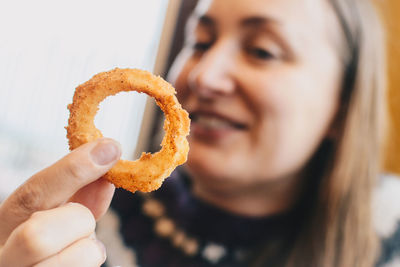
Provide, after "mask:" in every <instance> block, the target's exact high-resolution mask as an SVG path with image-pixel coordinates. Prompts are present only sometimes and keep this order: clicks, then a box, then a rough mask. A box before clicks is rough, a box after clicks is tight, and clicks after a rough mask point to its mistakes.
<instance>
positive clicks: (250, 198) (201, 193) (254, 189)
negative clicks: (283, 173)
mask: <svg viewBox="0 0 400 267" xmlns="http://www.w3.org/2000/svg"><path fill="white" fill-rule="evenodd" d="M300 180H301V179H298V177H291V178H284V179H279V180H278V181H270V182H268V183H264V184H257V185H253V186H226V183H221V184H220V185H219V184H218V183H212V184H203V183H201V182H200V181H202V180H201V179H193V187H192V190H193V193H194V194H195V195H196V196H197V197H199V198H200V199H202V200H204V201H205V202H208V203H211V204H213V205H215V206H217V207H219V208H221V209H224V210H226V211H228V212H231V213H234V214H238V215H241V216H249V217H262V216H268V215H273V214H278V213H283V212H285V211H288V210H289V209H290V208H291V207H293V205H294V203H295V202H296V201H297V200H298V198H299V197H300V194H301V192H302V188H301V184H302V183H301V181H300ZM203 181H204V180H203Z"/></svg>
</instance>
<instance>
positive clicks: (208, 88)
mask: <svg viewBox="0 0 400 267" xmlns="http://www.w3.org/2000/svg"><path fill="white" fill-rule="evenodd" d="M233 61H234V55H233V53H232V49H230V47H229V45H228V44H227V43H224V42H221V43H219V44H218V43H215V44H214V45H213V46H211V47H210V48H209V49H208V50H206V51H205V52H203V54H202V55H201V56H200V59H199V60H198V61H197V64H196V65H195V66H194V68H193V69H192V71H191V72H190V73H189V77H188V79H189V81H188V82H189V87H190V89H191V90H193V91H194V92H195V93H196V94H197V95H198V96H199V97H201V98H213V97H216V96H222V95H229V94H231V93H233V92H234V90H235V82H234V76H233V71H232V70H233V67H234V62H233Z"/></svg>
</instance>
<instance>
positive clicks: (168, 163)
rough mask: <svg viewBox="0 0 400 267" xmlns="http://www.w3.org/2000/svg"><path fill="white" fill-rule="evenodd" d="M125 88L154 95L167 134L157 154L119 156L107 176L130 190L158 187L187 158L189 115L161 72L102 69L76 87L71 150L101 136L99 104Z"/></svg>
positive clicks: (69, 129)
mask: <svg viewBox="0 0 400 267" xmlns="http://www.w3.org/2000/svg"><path fill="white" fill-rule="evenodd" d="M122 91H137V92H139V93H146V94H148V95H149V96H151V97H153V98H154V99H155V101H156V103H157V105H158V106H159V107H160V108H161V110H162V111H163V112H164V114H165V121H164V130H165V136H164V139H163V140H162V143H161V146H162V148H161V150H160V151H159V152H156V153H154V154H150V153H142V155H141V157H140V158H139V159H138V160H135V161H128V160H119V161H118V162H117V163H116V165H115V166H114V167H113V168H112V169H111V170H110V171H109V172H107V173H106V174H105V175H104V177H105V178H106V179H107V180H108V181H110V182H111V183H113V184H114V185H115V186H116V187H122V188H124V189H126V190H129V191H131V192H135V191H137V190H139V191H143V192H149V191H153V190H156V189H158V188H159V187H160V186H161V184H162V182H163V181H164V179H165V178H166V177H168V176H169V175H170V174H171V172H172V171H173V170H174V169H175V168H176V167H177V166H178V165H180V164H183V163H184V162H185V161H186V159H187V154H188V151H189V144H188V141H187V140H186V136H187V135H188V134H189V128H190V127H189V126H190V119H189V116H188V113H187V112H186V111H185V110H184V109H182V107H181V105H180V104H179V102H178V100H177V98H176V97H175V94H176V92H175V89H174V88H173V87H172V86H171V85H170V84H169V83H168V82H166V81H165V80H163V79H162V78H161V77H159V76H154V75H153V74H151V73H150V72H147V71H144V70H139V69H119V68H116V69H114V70H111V71H108V72H102V73H99V74H97V75H95V76H93V78H92V79H90V80H89V81H87V82H85V83H83V84H81V85H80V86H78V87H77V88H76V91H75V94H74V97H73V102H72V104H70V105H68V109H69V110H70V117H69V120H68V126H67V127H66V129H67V138H68V140H69V147H70V150H73V149H75V148H77V147H79V146H80V145H82V144H84V143H87V142H91V141H94V140H96V139H98V138H101V137H102V136H103V135H102V133H101V132H100V130H98V129H97V128H96V127H95V125H94V118H95V116H96V113H97V111H98V109H99V104H100V102H101V101H103V100H104V99H105V98H106V97H107V96H110V95H115V94H117V93H119V92H122Z"/></svg>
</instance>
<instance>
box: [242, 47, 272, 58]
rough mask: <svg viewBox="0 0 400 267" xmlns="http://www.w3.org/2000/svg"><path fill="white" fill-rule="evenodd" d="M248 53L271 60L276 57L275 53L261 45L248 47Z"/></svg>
mask: <svg viewBox="0 0 400 267" xmlns="http://www.w3.org/2000/svg"><path fill="white" fill-rule="evenodd" d="M247 53H248V54H250V55H251V56H252V57H254V58H256V59H261V60H271V59H275V58H276V57H275V55H273V54H272V53H271V52H269V51H268V50H266V49H263V48H259V47H252V48H248V49H247Z"/></svg>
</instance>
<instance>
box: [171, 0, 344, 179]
mask: <svg viewBox="0 0 400 267" xmlns="http://www.w3.org/2000/svg"><path fill="white" fill-rule="evenodd" d="M338 29H339V26H338V25H337V22H336V19H335V16H334V13H333V10H332V9H331V7H330V6H329V3H328V1H321V0H301V1H299V0H214V1H207V0H204V1H200V3H199V5H198V6H197V8H196V10H195V13H194V15H193V16H192V18H191V20H190V22H189V25H188V29H187V34H186V43H185V46H184V48H183V50H182V51H181V53H180V55H179V56H178V58H177V59H176V61H175V63H174V65H173V67H172V69H171V71H170V75H169V79H170V81H172V82H173V83H174V85H175V87H176V89H177V93H178V99H179V100H180V102H181V104H182V106H183V107H184V108H185V109H186V110H187V111H188V112H189V113H190V117H191V119H192V123H191V133H190V137H189V142H190V152H189V157H188V163H187V165H188V167H189V170H190V172H191V173H192V174H193V175H194V176H195V177H200V179H203V180H204V181H205V182H207V181H210V182H217V181H220V182H223V183H225V182H227V183H230V184H235V185H239V186H246V185H257V184H262V183H265V182H270V181H276V180H277V179H280V178H283V177H292V176H293V175H296V174H298V173H299V172H300V171H301V170H302V167H304V165H305V164H306V163H307V161H308V160H309V159H310V157H311V156H312V154H313V153H314V152H315V151H316V149H317V147H318V145H319V144H320V143H321V141H322V139H324V138H325V137H326V136H327V134H328V132H329V128H330V125H331V122H332V120H333V117H334V115H335V113H336V110H337V108H338V98H339V91H340V84H341V64H340V60H339V45H338V40H340V38H339V36H340V35H339V30H338Z"/></svg>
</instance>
